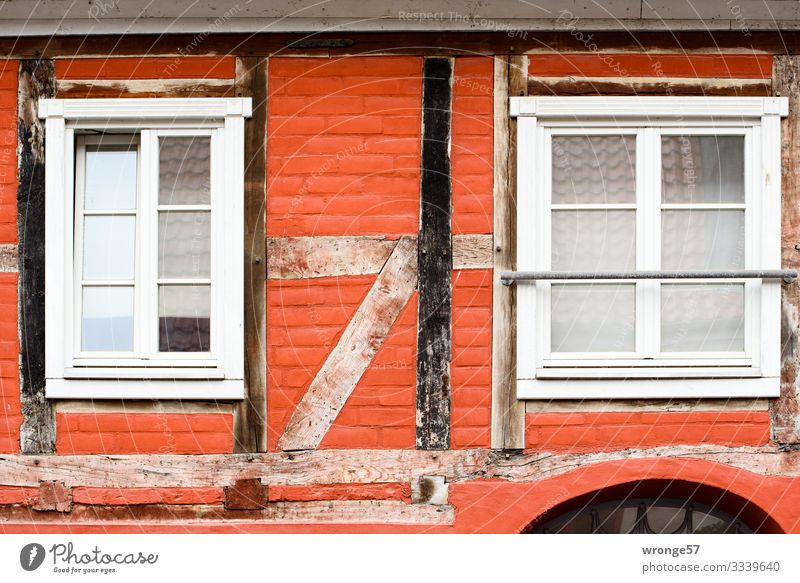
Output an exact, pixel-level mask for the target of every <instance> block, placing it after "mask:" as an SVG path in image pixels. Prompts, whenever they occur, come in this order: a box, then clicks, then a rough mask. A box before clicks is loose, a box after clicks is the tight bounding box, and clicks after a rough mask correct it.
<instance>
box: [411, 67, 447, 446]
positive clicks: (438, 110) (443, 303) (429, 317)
mask: <svg viewBox="0 0 800 583" xmlns="http://www.w3.org/2000/svg"><path fill="white" fill-rule="evenodd" d="M452 86H453V61H452V60H451V59H444V58H438V57H437V58H428V59H425V60H424V63H423V72H422V154H421V169H420V171H421V180H420V195H419V196H420V221H419V223H420V228H419V243H418V249H417V261H418V265H419V317H418V326H417V448H418V449H448V448H449V447H450V359H451V354H452V330H451V324H452V319H453V314H452V303H453V291H452V284H451V277H452V276H451V273H452V269H453V245H452V236H451V232H452V226H451V215H452V207H453V189H452V179H451V176H450V134H451V128H450V125H451V118H452V97H453V95H452V94H453V89H452Z"/></svg>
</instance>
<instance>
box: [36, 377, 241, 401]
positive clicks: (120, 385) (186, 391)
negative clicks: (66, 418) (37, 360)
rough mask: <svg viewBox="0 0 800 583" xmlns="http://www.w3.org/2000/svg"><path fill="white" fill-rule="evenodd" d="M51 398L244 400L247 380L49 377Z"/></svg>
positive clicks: (47, 393) (46, 392) (46, 388)
mask: <svg viewBox="0 0 800 583" xmlns="http://www.w3.org/2000/svg"><path fill="white" fill-rule="evenodd" d="M45 395H46V397H47V398H48V399H214V400H238V399H243V398H244V381H243V380H241V379H226V380H184V379H181V380H167V379H148V380H133V379H64V378H48V379H47V381H46V385H45Z"/></svg>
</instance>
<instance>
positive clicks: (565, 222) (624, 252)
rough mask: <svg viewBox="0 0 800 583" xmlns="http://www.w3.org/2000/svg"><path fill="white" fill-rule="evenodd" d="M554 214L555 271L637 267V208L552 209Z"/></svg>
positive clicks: (553, 258)
mask: <svg viewBox="0 0 800 583" xmlns="http://www.w3.org/2000/svg"><path fill="white" fill-rule="evenodd" d="M552 216H553V222H552V236H553V255H552V268H553V269H554V270H556V271H603V270H612V269H634V268H635V267H636V211H604V210H598V211H553V215H552Z"/></svg>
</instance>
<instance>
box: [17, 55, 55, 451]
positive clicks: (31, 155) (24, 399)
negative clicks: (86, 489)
mask: <svg viewBox="0 0 800 583" xmlns="http://www.w3.org/2000/svg"><path fill="white" fill-rule="evenodd" d="M54 96H55V66H54V64H53V61H50V60H29V61H20V64H19V85H18V101H17V104H18V140H19V142H18V143H19V153H18V164H19V186H18V190H17V231H18V237H19V280H18V281H19V284H18V285H19V306H20V307H19V329H20V401H21V407H22V418H23V420H22V426H21V427H20V445H21V448H22V452H23V453H30V454H35V453H53V452H54V451H55V445H56V422H55V415H54V414H53V407H52V403H51V402H50V401H48V400H47V399H46V398H45V373H44V365H45V353H44V333H45V310H44V214H45V176H44V175H45V172H44V165H45V159H44V140H45V135H44V122H43V120H40V119H39V116H38V107H39V105H38V104H39V99H40V98H43V97H54Z"/></svg>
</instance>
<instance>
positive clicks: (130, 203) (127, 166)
mask: <svg viewBox="0 0 800 583" xmlns="http://www.w3.org/2000/svg"><path fill="white" fill-rule="evenodd" d="M134 139H135V137H134V136H131V141H132V142H133V140H134ZM136 156H137V154H136V145H132V146H104V145H98V146H86V178H85V182H86V184H85V193H84V208H86V209H87V210H131V209H135V208H136V174H137V173H136Z"/></svg>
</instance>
